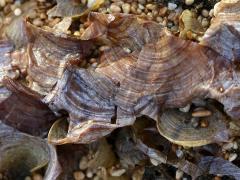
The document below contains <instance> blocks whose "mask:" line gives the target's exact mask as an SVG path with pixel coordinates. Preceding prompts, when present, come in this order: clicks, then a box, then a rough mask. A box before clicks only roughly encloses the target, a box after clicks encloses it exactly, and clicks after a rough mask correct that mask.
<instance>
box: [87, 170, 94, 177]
mask: <svg viewBox="0 0 240 180" xmlns="http://www.w3.org/2000/svg"><path fill="white" fill-rule="evenodd" d="M86 176H87V177H88V178H92V177H93V172H92V171H91V170H90V169H88V170H87V172H86Z"/></svg>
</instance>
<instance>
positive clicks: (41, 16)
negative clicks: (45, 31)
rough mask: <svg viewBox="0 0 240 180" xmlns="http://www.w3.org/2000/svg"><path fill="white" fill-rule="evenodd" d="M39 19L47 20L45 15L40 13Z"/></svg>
mask: <svg viewBox="0 0 240 180" xmlns="http://www.w3.org/2000/svg"><path fill="white" fill-rule="evenodd" d="M39 17H40V19H46V18H47V15H46V14H45V13H41V14H40V15H39Z"/></svg>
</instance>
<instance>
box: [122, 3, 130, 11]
mask: <svg viewBox="0 0 240 180" xmlns="http://www.w3.org/2000/svg"><path fill="white" fill-rule="evenodd" d="M122 10H123V13H125V14H129V13H130V10H131V5H130V4H128V3H124V4H123V5H122Z"/></svg>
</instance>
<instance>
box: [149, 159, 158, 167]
mask: <svg viewBox="0 0 240 180" xmlns="http://www.w3.org/2000/svg"><path fill="white" fill-rule="evenodd" d="M150 162H151V163H152V165H154V166H158V165H159V162H158V161H157V160H155V159H152V158H150Z"/></svg>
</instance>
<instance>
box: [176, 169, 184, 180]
mask: <svg viewBox="0 0 240 180" xmlns="http://www.w3.org/2000/svg"><path fill="white" fill-rule="evenodd" d="M182 177H183V171H181V170H180V169H178V170H177V171H176V180H180V179H181V178H182Z"/></svg>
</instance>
